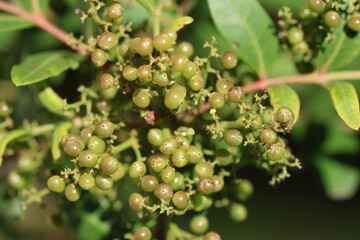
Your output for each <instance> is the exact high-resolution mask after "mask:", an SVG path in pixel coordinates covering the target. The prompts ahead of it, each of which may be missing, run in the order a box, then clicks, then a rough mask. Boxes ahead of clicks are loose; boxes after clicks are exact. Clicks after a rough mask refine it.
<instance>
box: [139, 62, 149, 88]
mask: <svg viewBox="0 0 360 240" xmlns="http://www.w3.org/2000/svg"><path fill="white" fill-rule="evenodd" d="M136 74H137V77H138V78H139V80H140V82H141V83H143V84H145V83H149V82H151V66H150V65H141V66H140V67H139V68H138V70H137V72H136Z"/></svg>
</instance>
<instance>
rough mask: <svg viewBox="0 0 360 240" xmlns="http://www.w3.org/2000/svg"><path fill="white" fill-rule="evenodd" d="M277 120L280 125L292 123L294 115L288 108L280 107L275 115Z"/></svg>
mask: <svg viewBox="0 0 360 240" xmlns="http://www.w3.org/2000/svg"><path fill="white" fill-rule="evenodd" d="M276 116H277V120H278V121H279V122H280V123H290V124H291V123H293V122H294V120H295V116H294V113H293V112H292V111H291V109H290V108H287V107H281V108H279V109H278V110H277V113H276Z"/></svg>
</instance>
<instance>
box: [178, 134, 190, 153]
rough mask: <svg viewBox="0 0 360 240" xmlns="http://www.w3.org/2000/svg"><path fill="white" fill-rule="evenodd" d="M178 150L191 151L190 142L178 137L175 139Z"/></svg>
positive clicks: (185, 138)
mask: <svg viewBox="0 0 360 240" xmlns="http://www.w3.org/2000/svg"><path fill="white" fill-rule="evenodd" d="M175 140H176V143H177V148H178V149H181V150H185V151H186V150H189V148H190V140H189V139H188V138H187V137H184V136H176V137H175Z"/></svg>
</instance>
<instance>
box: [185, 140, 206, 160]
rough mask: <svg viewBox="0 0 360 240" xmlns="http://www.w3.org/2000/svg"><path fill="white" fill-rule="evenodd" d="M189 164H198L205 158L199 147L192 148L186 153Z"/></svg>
mask: <svg viewBox="0 0 360 240" xmlns="http://www.w3.org/2000/svg"><path fill="white" fill-rule="evenodd" d="M186 154H187V158H188V161H189V163H192V164H197V163H199V162H200V161H201V160H202V159H203V158H204V153H203V151H202V150H201V149H200V148H198V147H197V146H193V145H192V146H190V147H189V149H188V150H187V152H186Z"/></svg>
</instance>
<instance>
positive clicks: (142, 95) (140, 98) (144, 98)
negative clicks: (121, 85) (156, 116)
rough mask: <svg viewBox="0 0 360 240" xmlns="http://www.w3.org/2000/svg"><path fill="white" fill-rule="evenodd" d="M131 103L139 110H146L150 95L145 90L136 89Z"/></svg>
mask: <svg viewBox="0 0 360 240" xmlns="http://www.w3.org/2000/svg"><path fill="white" fill-rule="evenodd" d="M132 101H133V103H134V104H135V105H136V106H138V107H139V108H147V107H148V106H149V105H150V101H151V99H150V95H149V93H148V91H147V90H146V89H141V88H139V89H136V91H135V92H134V93H133V95H132Z"/></svg>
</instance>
